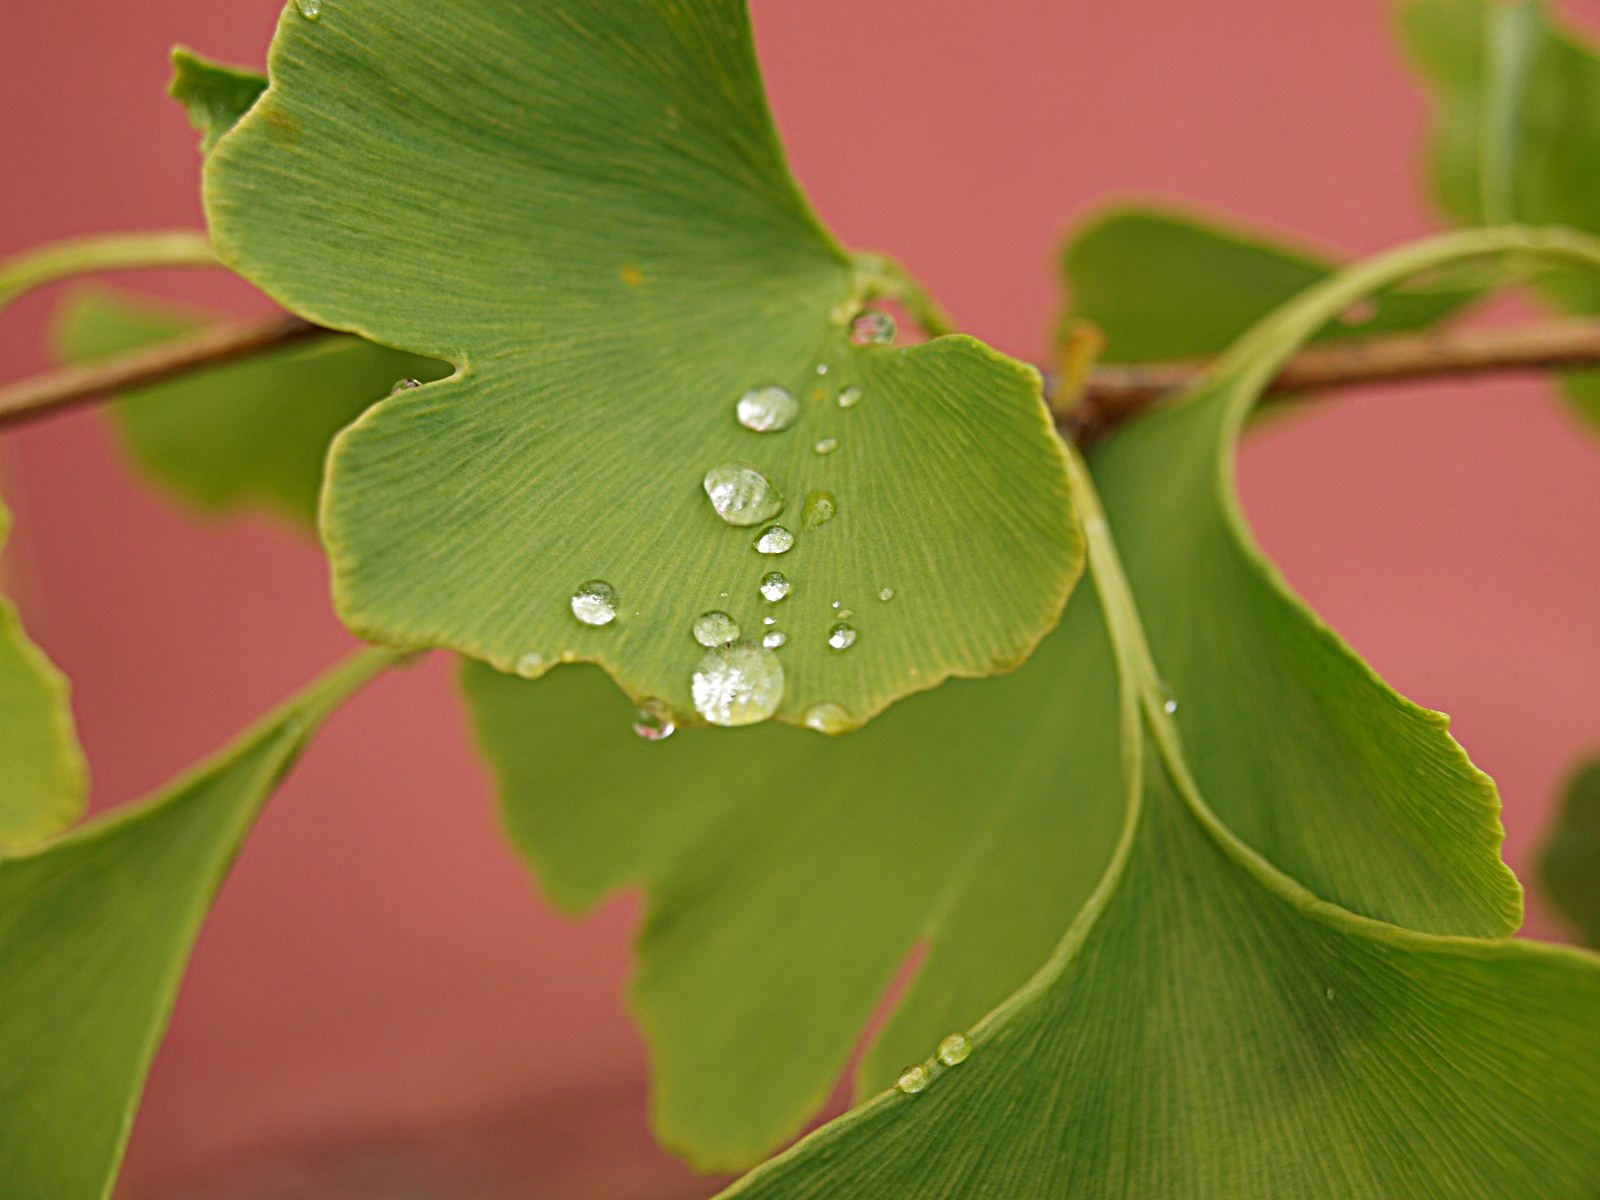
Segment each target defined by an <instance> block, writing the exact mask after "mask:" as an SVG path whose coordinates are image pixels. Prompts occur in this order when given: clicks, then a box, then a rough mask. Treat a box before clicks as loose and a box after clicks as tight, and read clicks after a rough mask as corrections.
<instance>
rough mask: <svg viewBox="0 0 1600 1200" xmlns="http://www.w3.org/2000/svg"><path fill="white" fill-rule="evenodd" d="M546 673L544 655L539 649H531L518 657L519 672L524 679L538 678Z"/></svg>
mask: <svg viewBox="0 0 1600 1200" xmlns="http://www.w3.org/2000/svg"><path fill="white" fill-rule="evenodd" d="M543 673H544V655H542V654H540V653H539V652H538V651H537V650H529V651H528V652H527V653H526V654H524V655H523V656H522V657H521V658H519V659H517V674H518V675H521V676H522V677H523V678H524V679H537V678H538V677H539V676H540V675H542V674H543Z"/></svg>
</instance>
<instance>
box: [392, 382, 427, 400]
mask: <svg viewBox="0 0 1600 1200" xmlns="http://www.w3.org/2000/svg"><path fill="white" fill-rule="evenodd" d="M421 386H422V380H420V379H400V380H396V381H395V385H394V386H393V387H392V388H390V389H389V395H391V396H398V395H399V394H400V393H401V392H414V391H416V390H417V389H418V388H419V387H421Z"/></svg>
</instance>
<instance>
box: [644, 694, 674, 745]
mask: <svg viewBox="0 0 1600 1200" xmlns="http://www.w3.org/2000/svg"><path fill="white" fill-rule="evenodd" d="M677 730H678V725H677V722H676V721H675V720H674V719H673V716H672V709H671V708H670V707H668V705H667V702H666V701H665V700H656V699H654V698H651V699H649V700H646V701H645V702H644V703H643V704H641V705H639V707H638V709H637V710H636V711H635V712H634V714H633V732H634V733H635V734H637V735H638V736H639V737H642V738H643V739H644V740H645V741H647V742H664V741H666V740H667V739H668V738H669V737H671V736H672V735H673V734H674V733H676V732H677Z"/></svg>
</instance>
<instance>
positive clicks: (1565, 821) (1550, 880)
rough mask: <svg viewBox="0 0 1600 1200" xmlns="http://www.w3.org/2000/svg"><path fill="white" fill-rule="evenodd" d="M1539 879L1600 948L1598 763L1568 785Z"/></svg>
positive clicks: (1579, 927)
mask: <svg viewBox="0 0 1600 1200" xmlns="http://www.w3.org/2000/svg"><path fill="white" fill-rule="evenodd" d="M1539 877H1540V879H1541V880H1542V881H1543V883H1544V890H1545V891H1546V892H1547V893H1548V894H1549V896H1550V898H1551V899H1552V900H1554V901H1555V902H1556V905H1557V906H1558V907H1559V908H1560V909H1561V911H1562V912H1563V913H1564V914H1565V915H1566V917H1567V919H1568V920H1570V921H1571V922H1572V924H1573V926H1574V927H1575V928H1576V929H1577V930H1578V932H1579V934H1581V935H1582V937H1583V940H1584V941H1585V942H1587V943H1588V944H1589V945H1590V946H1593V947H1595V948H1597V949H1600V761H1596V762H1592V763H1590V764H1588V765H1587V766H1585V767H1583V768H1582V769H1581V770H1580V771H1579V772H1578V773H1577V774H1576V775H1575V776H1573V778H1572V782H1571V783H1569V784H1568V785H1567V790H1566V795H1565V796H1564V797H1563V799H1562V802H1561V811H1560V812H1559V813H1558V814H1557V816H1556V824H1555V828H1554V830H1552V832H1551V834H1550V840H1549V841H1548V842H1547V843H1546V844H1545V848H1544V854H1543V855H1542V856H1541V858H1540V859H1539Z"/></svg>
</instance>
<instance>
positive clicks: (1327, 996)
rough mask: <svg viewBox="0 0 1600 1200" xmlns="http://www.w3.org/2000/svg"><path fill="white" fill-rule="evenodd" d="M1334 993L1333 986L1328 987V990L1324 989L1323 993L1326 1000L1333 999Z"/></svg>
mask: <svg viewBox="0 0 1600 1200" xmlns="http://www.w3.org/2000/svg"><path fill="white" fill-rule="evenodd" d="M1334 995H1335V993H1334V990H1333V989H1332V988H1328V989H1327V990H1326V991H1324V992H1323V993H1322V998H1323V999H1324V1000H1332V999H1333V997H1334Z"/></svg>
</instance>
